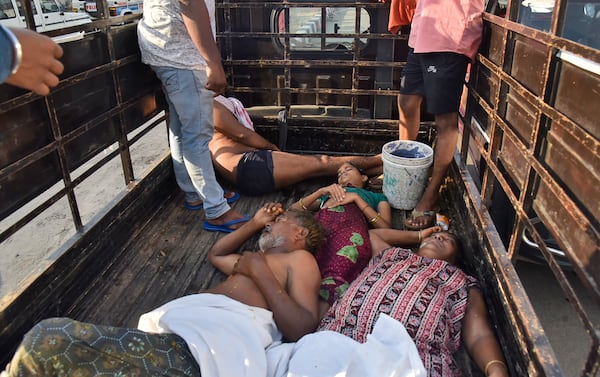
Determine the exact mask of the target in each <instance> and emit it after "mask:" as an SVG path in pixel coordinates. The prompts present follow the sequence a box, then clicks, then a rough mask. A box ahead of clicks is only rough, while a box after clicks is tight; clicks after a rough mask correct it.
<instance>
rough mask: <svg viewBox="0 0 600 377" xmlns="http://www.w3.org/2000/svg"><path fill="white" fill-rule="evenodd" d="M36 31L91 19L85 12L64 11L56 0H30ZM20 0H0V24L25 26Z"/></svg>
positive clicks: (62, 26) (84, 22) (53, 28)
mask: <svg viewBox="0 0 600 377" xmlns="http://www.w3.org/2000/svg"><path fill="white" fill-rule="evenodd" d="M31 5H32V8H33V18H34V20H35V26H36V31H38V32H44V31H50V30H56V29H61V28H64V27H69V26H77V25H82V24H86V23H89V22H91V21H92V19H91V17H90V15H89V14H87V13H74V12H65V10H64V8H63V7H62V6H61V5H60V4H59V3H58V1H56V0H31ZM24 14H25V12H24V11H23V6H22V3H21V0H0V24H2V25H4V26H7V27H23V28H24V27H27V23H26V22H25V16H24Z"/></svg>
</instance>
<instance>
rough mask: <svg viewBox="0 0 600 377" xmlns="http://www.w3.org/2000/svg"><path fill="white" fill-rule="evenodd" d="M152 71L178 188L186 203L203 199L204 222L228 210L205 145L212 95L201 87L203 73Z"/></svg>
mask: <svg viewBox="0 0 600 377" xmlns="http://www.w3.org/2000/svg"><path fill="white" fill-rule="evenodd" d="M152 69H153V70H154V71H155V72H156V75H157V76H158V78H159V79H160V81H162V84H163V89H164V91H165V94H166V97H167V102H168V103H169V112H170V114H169V145H170V148H171V158H172V159H173V169H174V171H175V178H176V180H177V184H178V185H179V187H180V188H181V189H182V190H183V191H184V192H185V198H186V200H187V201H188V202H196V201H199V200H202V201H203V203H204V211H205V215H206V218H207V219H215V218H217V217H219V216H221V215H223V214H224V213H225V212H227V211H229V209H230V207H229V204H227V200H226V199H225V198H224V197H223V189H222V188H221V186H220V185H219V183H218V182H217V178H216V176H215V171H214V169H213V164H212V160H211V157H210V150H209V149H208V143H209V142H210V140H211V139H212V137H213V133H214V124H213V92H212V91H210V90H208V89H206V88H204V85H205V84H206V80H207V78H206V73H205V72H204V71H192V70H186V69H177V68H171V67H156V66H153V67H152Z"/></svg>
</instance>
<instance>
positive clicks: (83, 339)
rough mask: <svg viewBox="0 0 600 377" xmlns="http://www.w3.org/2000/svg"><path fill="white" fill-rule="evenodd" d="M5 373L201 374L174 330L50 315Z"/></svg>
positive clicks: (82, 375) (27, 337)
mask: <svg viewBox="0 0 600 377" xmlns="http://www.w3.org/2000/svg"><path fill="white" fill-rule="evenodd" d="M7 373H8V376H11V377H15V376H69V377H88V376H100V375H103V376H123V377H125V376H164V375H167V376H200V369H199V367H198V364H197V363H196V361H195V359H194V357H193V356H192V354H191V353H190V351H189V349H188V347H187V345H186V343H185V341H184V340H183V339H182V338H181V337H179V336H178V335H175V334H151V333H146V332H143V331H140V330H137V329H132V328H119V327H112V326H101V325H95V324H90V323H83V322H78V321H75V320H72V319H69V318H50V319H46V320H43V321H41V322H39V323H38V324H37V325H35V326H34V327H33V328H32V329H31V330H30V331H29V332H28V333H27V334H25V337H24V339H23V342H22V343H21V345H20V346H19V348H18V349H17V352H16V353H15V356H14V358H13V360H12V361H11V363H10V365H9V367H8V369H7Z"/></svg>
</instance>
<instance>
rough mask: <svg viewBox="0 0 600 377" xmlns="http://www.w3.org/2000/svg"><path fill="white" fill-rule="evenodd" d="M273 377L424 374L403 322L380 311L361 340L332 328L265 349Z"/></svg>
mask: <svg viewBox="0 0 600 377" xmlns="http://www.w3.org/2000/svg"><path fill="white" fill-rule="evenodd" d="M267 358H268V363H269V374H268V375H269V376H273V377H283V376H287V377H301V376H302V377H334V376H344V377H425V376H426V373H425V368H424V367H423V362H422V361H421V359H420V357H419V353H418V352H417V348H416V347H415V344H414V342H413V340H412V339H411V337H410V336H409V335H408V333H407V332H406V329H405V328H404V326H403V325H402V324H401V323H400V322H398V321H396V320H394V319H393V318H391V317H389V316H388V315H385V314H381V315H380V316H379V319H378V320H377V322H376V323H375V327H374V329H373V333H372V334H370V335H369V336H368V337H367V341H366V342H365V343H363V344H361V343H358V342H356V341H354V340H352V339H350V338H349V337H347V336H344V335H342V334H339V333H335V332H331V331H322V332H317V333H314V334H309V335H306V336H304V337H303V338H302V339H300V340H299V341H298V342H297V343H288V344H285V343H284V344H282V343H277V344H274V345H273V346H271V347H269V349H268V350H267Z"/></svg>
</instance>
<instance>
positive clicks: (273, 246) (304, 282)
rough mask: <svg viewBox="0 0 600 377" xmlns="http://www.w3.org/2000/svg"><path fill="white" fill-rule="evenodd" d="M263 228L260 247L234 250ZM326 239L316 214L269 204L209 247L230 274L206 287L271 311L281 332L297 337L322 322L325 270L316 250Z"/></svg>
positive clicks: (212, 258) (216, 263) (211, 258)
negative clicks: (320, 301)
mask: <svg viewBox="0 0 600 377" xmlns="http://www.w3.org/2000/svg"><path fill="white" fill-rule="evenodd" d="M273 220H275V221H273ZM263 228H264V230H263V232H262V234H261V236H260V238H259V240H258V246H259V249H260V250H259V252H249V251H245V252H243V253H242V255H241V256H240V255H239V254H238V253H235V252H232V251H235V250H238V249H239V248H240V247H241V246H242V245H243V243H244V242H246V241H247V240H248V239H250V237H252V236H253V235H254V234H256V233H257V232H258V231H260V230H261V229H263ZM324 238H325V233H324V231H323V229H322V228H321V226H320V225H319V223H318V222H317V220H316V219H315V218H314V217H313V216H312V214H307V213H306V212H305V211H297V210H289V211H287V212H284V211H283V208H282V206H281V204H274V203H267V204H266V205H264V206H263V207H262V208H261V209H259V210H258V212H257V213H256V215H254V217H253V218H252V219H251V220H250V221H248V222H247V223H245V224H244V225H242V226H241V227H240V228H239V229H237V230H236V231H235V232H233V233H230V234H228V235H227V236H225V237H223V238H221V239H219V240H218V241H217V242H216V243H215V245H214V246H213V247H212V249H210V251H209V252H208V259H209V261H210V262H211V263H212V264H213V265H214V266H215V267H216V268H217V269H219V270H220V271H221V272H223V273H225V274H226V275H228V276H229V277H228V278H227V280H225V281H224V282H223V283H221V284H219V285H218V286H216V287H214V288H212V289H209V290H208V291H206V292H209V293H216V294H223V295H226V296H228V297H230V298H232V299H234V300H238V301H240V302H242V303H244V304H246V305H251V306H257V307H260V308H264V309H267V310H271V311H272V312H273V316H274V317H275V322H276V323H277V328H279V331H281V333H282V334H283V335H284V337H285V338H286V339H288V340H291V341H296V340H298V339H299V338H300V337H301V336H302V335H305V334H307V333H309V332H312V331H314V329H315V328H316V326H317V324H318V322H319V318H320V317H319V316H318V314H317V306H318V298H319V286H320V284H321V274H320V272H319V267H318V266H317V262H316V259H315V257H314V255H313V254H314V253H315V252H316V250H317V247H318V246H319V244H320V243H321V242H322V241H323V240H324Z"/></svg>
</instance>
